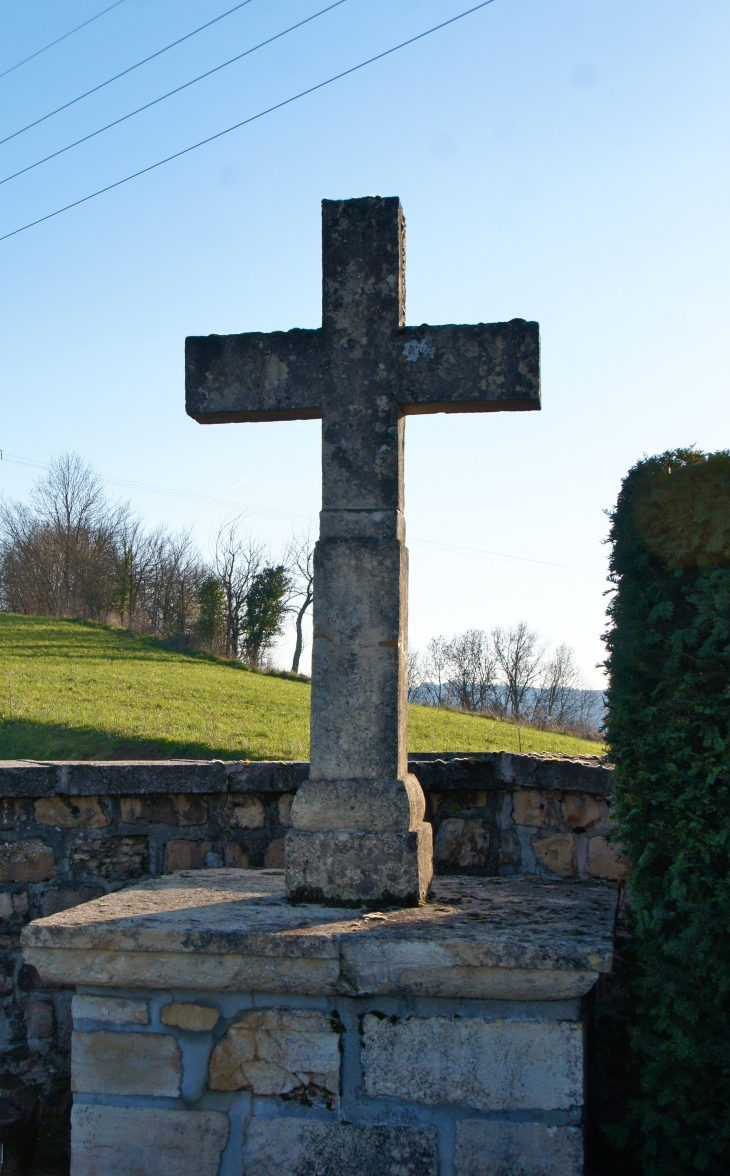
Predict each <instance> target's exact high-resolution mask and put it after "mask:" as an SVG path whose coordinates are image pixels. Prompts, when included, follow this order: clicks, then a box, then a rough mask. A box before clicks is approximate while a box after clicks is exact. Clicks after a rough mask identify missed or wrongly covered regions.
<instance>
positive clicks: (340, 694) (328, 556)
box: [186, 196, 540, 906]
mask: <svg viewBox="0 0 730 1176" xmlns="http://www.w3.org/2000/svg"><path fill="white" fill-rule="evenodd" d="M322 262H323V275H322V278H323V280H322V286H323V289H322V326H321V328H319V329H316V330H293V331H286V332H283V331H275V332H272V333H271V334H261V333H258V332H251V333H247V334H243V335H209V336H205V337H196V338H189V339H187V341H186V395H187V399H186V407H187V412H188V413H189V415H190V416H192V417H193V418H194V419H195V420H196V421H199V422H200V423H201V424H215V423H218V422H227V421H289V420H303V419H313V418H317V419H321V420H322V512H321V515H320V537H319V542H318V543H317V546H316V550H315V563H314V617H313V621H314V636H313V649H312V709H311V753H310V776H309V780H308V781H307V783H306V784H305V785H304V786H303V787H302V788H301V790H300V791H299V793H298V794H297V797H296V799H295V801H294V804H293V805H292V824H293V828H292V829H291V831H290V832H289V833H288V834H287V838H286V883H287V894H288V896H289V898H290V900H292V901H299V902H302V901H305V902H326V903H328V904H330V905H332V904H339V905H342V906H359V905H362V904H365V905H372V906H378V905H386V904H394V905H401V906H410V905H416V904H418V903H421V902H423V901H424V899H425V896H426V893H427V890H428V886H429V883H430V879H431V874H432V859H433V851H432V844H431V828H430V825H428V824H427V823H425V822H424V815H425V801H424V797H423V793H422V791H421V788H420V785H419V784H418V781H417V780H416V778H415V777H414V776H413V775H410V774H409V773H408V761H407V755H406V706H407V668H408V646H407V640H408V639H407V633H408V553H407V550H406V547H405V523H404V517H403V438H404V425H405V417H406V416H408V415H410V414H415V413H434V412H495V411H505V410H507V411H515V410H522V409H537V408H539V407H540V383H539V332H538V325H537V323H528V322H525V321H524V320H522V319H513V320H512V321H511V322H508V323H478V324H477V325H476V326H440V327H429V326H421V327H406V326H405V325H404V324H405V222H404V218H403V211H402V209H401V205H400V201H399V200H398V199H397V198H395V197H392V198H391V197H389V198H387V199H381V198H380V197H378V196H372V197H366V198H364V199H361V200H325V201H323V203H322ZM485 510H486V503H485Z"/></svg>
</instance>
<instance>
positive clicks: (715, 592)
mask: <svg viewBox="0 0 730 1176" xmlns="http://www.w3.org/2000/svg"><path fill="white" fill-rule="evenodd" d="M611 540H612V544H613V550H612V560H611V578H612V581H613V583H614V584H615V586H616V591H615V594H614V596H613V599H612V603H611V605H610V610H609V611H610V617H611V621H612V626H611V629H610V632H609V633H608V634H607V644H608V650H609V656H608V662H607V666H608V669H609V671H610V688H609V693H608V706H609V709H608V720H607V734H608V742H609V744H610V747H611V756H612V759H613V761H614V763H615V765H616V772H615V779H616V784H615V791H614V797H615V809H614V815H615V817H616V822H617V823H616V834H615V836H616V840H617V841H619V842H620V843H621V845H622V847H623V851H624V853H625V854H626V856H627V857H628V859H629V862H630V867H631V873H630V879H629V887H630V893H631V901H632V918H633V926H634V932H635V936H636V949H637V972H636V978H635V983H634V985H633V997H634V1009H635V1014H634V1019H633V1025H632V1029H631V1045H632V1050H633V1056H634V1060H635V1063H636V1065H637V1067H638V1072H639V1077H640V1083H641V1091H642V1094H641V1098H640V1099H638V1100H637V1102H636V1103H635V1104H634V1106H633V1113H632V1116H631V1122H630V1125H629V1129H628V1132H627V1134H628V1141H629V1146H630V1149H631V1151H632V1152H634V1154H636V1153H637V1152H638V1155H639V1158H640V1160H641V1162H642V1170H643V1171H644V1172H645V1173H646V1174H647V1176H680V1173H681V1174H682V1176H687V1173H691V1172H704V1173H711V1174H715V1173H717V1174H718V1176H719V1174H720V1173H722V1174H723V1176H727V1173H728V1172H730V753H729V752H728V729H729V725H730V452H720V453H713V454H709V455H707V454H702V453H698V452H696V451H695V450H677V451H674V452H669V453H664V454H661V455H660V456H659V457H653V458H649V459H645V460H644V461H641V462H639V463H638V465H636V466H635V467H634V468H633V469H632V470H631V471H630V472H629V474H628V476H627V477H626V479H625V480H624V482H623V485H622V488H621V493H620V495H619V498H618V502H617V505H616V509H615V511H614V512H613V515H612V526H611Z"/></svg>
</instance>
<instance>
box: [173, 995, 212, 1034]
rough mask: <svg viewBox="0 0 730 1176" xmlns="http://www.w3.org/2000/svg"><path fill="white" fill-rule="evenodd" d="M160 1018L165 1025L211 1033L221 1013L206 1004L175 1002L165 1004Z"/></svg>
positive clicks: (194, 1031)
mask: <svg viewBox="0 0 730 1176" xmlns="http://www.w3.org/2000/svg"><path fill="white" fill-rule="evenodd" d="M160 1020H161V1021H162V1024H163V1025H174V1026H175V1027H176V1028H177V1029H185V1030H188V1031H189V1032H191V1033H209V1032H210V1030H211V1029H214V1028H215V1026H216V1025H217V1024H218V1021H219V1020H220V1013H219V1012H218V1010H217V1009H211V1008H208V1007H207V1006H206V1005H199V1004H189V1003H180V1002H175V1003H173V1004H169V1005H165V1007H164V1008H163V1010H162V1012H161V1013H160Z"/></svg>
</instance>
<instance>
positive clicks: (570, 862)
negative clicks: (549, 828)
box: [532, 833, 578, 878]
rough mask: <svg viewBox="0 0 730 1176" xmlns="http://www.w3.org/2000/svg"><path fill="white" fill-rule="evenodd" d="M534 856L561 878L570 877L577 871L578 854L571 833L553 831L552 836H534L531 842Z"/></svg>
mask: <svg viewBox="0 0 730 1176" xmlns="http://www.w3.org/2000/svg"><path fill="white" fill-rule="evenodd" d="M532 848H533V849H534V851H535V857H536V858H537V860H538V861H539V862H542V864H543V866H547V868H548V870H552V871H553V873H554V874H560V875H561V877H563V878H572V877H573V876H574V875H575V874H576V873H577V871H578V855H577V853H576V848H575V837H574V836H573V834H572V833H555V834H554V835H553V836H552V837H536V838H535V839H534V841H533V843H532Z"/></svg>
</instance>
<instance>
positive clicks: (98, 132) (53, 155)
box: [0, 0, 345, 185]
mask: <svg viewBox="0 0 730 1176" xmlns="http://www.w3.org/2000/svg"><path fill="white" fill-rule="evenodd" d="M246 3H247V4H248V3H250V0H246ZM344 3H345V0H335V3H334V4H330V5H329V6H328V7H327V8H322V9H320V11H319V12H315V13H314V14H313V15H312V16H307V17H305V18H304V20H300V21H297V23H296V24H293V25H290V26H289V28H288V29H284V30H283V31H282V32H280V33H275V34H274V36H273V37H268V38H267V39H266V40H265V41H260V42H259V44H258V45H254V46H253V48H251V49H246V50H244V52H243V53H238V54H237V55H236V56H235V57H231V58H229V60H228V61H224V62H223V63H222V65H216V66H214V67H213V69H209V70H207V71H206V72H205V73H202V74H199V76H198V77H197V78H193V79H192V81H190V82H183V84H182V85H181V86H176V87H175V89H174V90H168V92H167V94H162V96H161V97H160V98H153V99H152V101H151V102H145V104H144V106H138V107H137V109H136V110H132V111H130V112H129V114H123V115H122V116H121V118H115V119H114V121H113V122H110V123H107V124H106V126H104V127H99V128H98V130H96V131H91V132H90V133H89V134H88V135H84V136H83V137H82V138H81V139H76V141H75V142H74V143H68V144H67V146H66V147H60V148H59V149H58V151H52V152H51V154H50V155H46V156H44V158H43V159H37V160H36V162H35V163H29V164H28V166H27V167H22V168H21V169H20V171H16V172H13V173H12V175H10V176H5V178H4V179H2V180H0V185H2V184H7V183H9V182H10V180H15V179H17V178H18V176H23V175H25V173H26V172H29V171H33V169H34V168H36V167H40V166H41V164H43V163H48V162H49V160H51V159H55V158H56V157H57V156H58V155H63V154H64V153H65V152H66V151H71V149H72V148H73V147H79V146H80V145H81V143H87V142H88V141H89V139H94V138H95V137H96V136H97V135H102V134H103V133H104V131H109V130H111V128H112V127H117V126H119V124H120V123H123V122H126V121H127V119H130V118H134V116H135V115H136V114H141V113H142V111H143V110H149V109H150V107H151V106H157V104H158V103H159V102H164V101H165V99H166V98H172V96H173V95H174V94H179V93H180V92H181V90H187V89H188V87H189V86H194V85H195V84H196V82H202V81H203V79H204V78H209V77H210V76H211V75H212V74H214V73H218V71H219V70H221V69H225V68H226V66H228V65H233V64H234V62H236V61H241V59H242V58H244V57H250V55H251V54H252V53H255V52H256V51H257V49H263V48H264V47H265V46H266V45H271V43H272V42H273V41H278V40H280V39H281V37H285V36H286V35H287V33H293V32H294V30H295V29H300V28H301V27H302V25H306V24H309V23H310V21H313V20H316V19H317V17H318V16H324V14H325V13H326V12H331V11H332V9H333V8H339V6H340V5H341V4H344Z"/></svg>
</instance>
